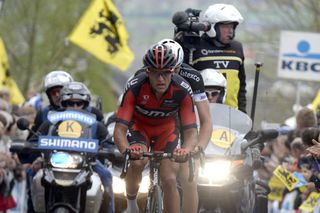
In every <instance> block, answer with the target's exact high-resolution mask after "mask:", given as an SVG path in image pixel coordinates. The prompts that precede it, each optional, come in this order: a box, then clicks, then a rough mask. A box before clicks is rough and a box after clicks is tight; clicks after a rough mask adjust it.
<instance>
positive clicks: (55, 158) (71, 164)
mask: <svg viewBox="0 0 320 213" xmlns="http://www.w3.org/2000/svg"><path fill="white" fill-rule="evenodd" d="M50 163H51V165H52V166H53V167H56V168H62V169H75V168H77V167H78V166H80V165H81V164H82V163H83V157H82V156H81V155H79V154H73V153H72V154H70V153H67V152H55V153H52V154H51V157H50Z"/></svg>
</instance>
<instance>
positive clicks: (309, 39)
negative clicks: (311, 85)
mask: <svg viewBox="0 0 320 213" xmlns="http://www.w3.org/2000/svg"><path fill="white" fill-rule="evenodd" d="M278 76H279V77H283V78H290V79H298V80H308V81H320V34H318V33H307V32H292V31H282V32H281V38H280V48H279V63H278Z"/></svg>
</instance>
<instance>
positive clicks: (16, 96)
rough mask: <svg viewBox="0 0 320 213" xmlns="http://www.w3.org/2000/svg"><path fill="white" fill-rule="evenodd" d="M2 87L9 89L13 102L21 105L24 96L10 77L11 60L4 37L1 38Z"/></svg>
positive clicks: (0, 85) (0, 87) (0, 82)
mask: <svg viewBox="0 0 320 213" xmlns="http://www.w3.org/2000/svg"><path fill="white" fill-rule="evenodd" d="M0 89H8V90H9V91H10V93H11V100H10V101H11V104H17V105H21V104H23V102H24V97H23V95H22V93H21V91H20V90H19V88H18V86H17V84H16V82H15V81H14V80H13V78H12V77H10V73H9V61H8V57H7V53H6V49H5V46H4V43H3V41H2V39H1V38H0Z"/></svg>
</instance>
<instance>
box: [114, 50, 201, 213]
mask: <svg viewBox="0 0 320 213" xmlns="http://www.w3.org/2000/svg"><path fill="white" fill-rule="evenodd" d="M143 61H144V65H145V68H146V71H145V73H141V74H139V75H137V76H136V77H134V78H133V79H131V80H130V81H129V82H128V84H127V87H126V91H125V93H124V95H123V99H122V102H121V104H120V106H119V108H118V112H117V123H116V126H115V131H114V138H115V143H116V145H117V147H118V148H119V150H120V152H125V151H126V150H127V149H130V152H131V154H133V155H134V157H137V158H140V156H141V155H142V152H143V151H146V150H147V149H148V148H149V146H150V143H151V140H155V146H154V150H155V151H165V152H173V156H174V158H175V159H179V158H180V159H181V158H185V157H186V156H187V154H188V153H189V152H190V151H191V150H193V149H194V146H195V145H196V143H197V129H196V117H195V112H194V107H193V100H192V90H191V88H190V86H189V84H188V83H187V82H186V81H185V80H184V79H183V78H182V77H180V76H178V75H176V74H174V68H175V66H176V62H177V58H176V56H175V54H173V52H172V50H171V49H170V48H169V47H167V46H166V45H158V44H157V45H155V46H153V47H152V48H150V49H149V50H148V51H147V53H146V54H145V56H144V59H143ZM177 120H179V122H180V125H181V128H182V129H183V134H184V138H185V141H184V144H183V146H182V147H183V148H177V145H178V139H179V132H180V130H179V129H178V126H177ZM129 124H130V125H129ZM128 129H129V132H128V137H127V130H128ZM146 163H147V160H137V161H132V162H131V166H130V168H129V170H128V173H127V176H126V189H127V204H128V212H138V207H137V204H136V195H137V192H138V189H139V182H140V181H141V173H142V171H143V169H144V166H145V165H146ZM178 168H179V167H178V164H177V163H175V162H172V161H170V160H168V159H165V160H162V161H161V166H160V176H161V177H160V178H161V184H162V189H163V192H164V212H180V199H179V193H178V191H177V184H176V174H177V171H178Z"/></svg>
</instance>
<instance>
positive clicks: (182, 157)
mask: <svg viewBox="0 0 320 213" xmlns="http://www.w3.org/2000/svg"><path fill="white" fill-rule="evenodd" d="M172 154H173V156H172V157H173V160H174V161H175V162H186V161H187V160H188V151H187V150H186V149H184V148H175V149H174V150H173V153H172Z"/></svg>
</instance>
